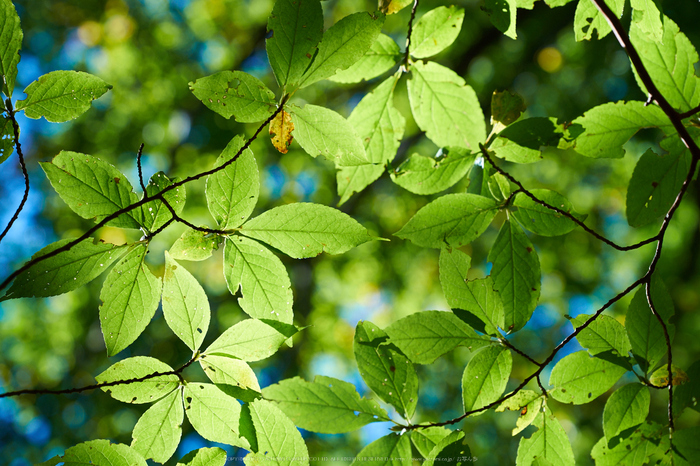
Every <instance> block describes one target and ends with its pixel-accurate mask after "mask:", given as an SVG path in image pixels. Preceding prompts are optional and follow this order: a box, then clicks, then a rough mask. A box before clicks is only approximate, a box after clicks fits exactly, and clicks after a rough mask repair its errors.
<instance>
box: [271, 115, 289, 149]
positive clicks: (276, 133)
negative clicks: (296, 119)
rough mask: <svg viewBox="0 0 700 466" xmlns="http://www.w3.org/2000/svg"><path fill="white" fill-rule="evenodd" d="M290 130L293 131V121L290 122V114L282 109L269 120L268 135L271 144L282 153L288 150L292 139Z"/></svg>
mask: <svg viewBox="0 0 700 466" xmlns="http://www.w3.org/2000/svg"><path fill="white" fill-rule="evenodd" d="M292 131H294V123H292V116H291V115H290V114H289V113H287V112H285V111H284V110H282V111H281V112H280V113H278V114H277V116H276V117H275V118H274V119H273V120H272V121H271V122H270V137H271V138H272V145H273V146H275V149H277V150H278V151H280V152H281V153H282V154H286V153H287V151H288V150H289V146H290V144H291V143H292V140H293V139H294V136H292Z"/></svg>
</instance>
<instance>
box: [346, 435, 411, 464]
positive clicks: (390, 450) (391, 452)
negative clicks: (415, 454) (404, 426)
mask: <svg viewBox="0 0 700 466" xmlns="http://www.w3.org/2000/svg"><path fill="white" fill-rule="evenodd" d="M411 458H412V455H411V441H410V440H409V439H408V435H399V434H394V433H391V434H389V435H386V436H384V437H380V438H378V439H377V440H375V441H374V442H372V443H370V444H369V445H367V446H366V447H364V448H363V449H362V450H361V451H360V453H358V454H357V457H356V458H355V461H353V462H352V463H351V464H354V465H360V464H367V463H370V464H373V465H376V466H380V465H382V466H383V465H391V466H411V465H412V464H413V461H412V459H411Z"/></svg>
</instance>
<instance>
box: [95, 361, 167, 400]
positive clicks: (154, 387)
mask: <svg viewBox="0 0 700 466" xmlns="http://www.w3.org/2000/svg"><path fill="white" fill-rule="evenodd" d="M172 370H173V368H172V367H170V366H169V365H167V364H166V363H164V362H162V361H159V360H158V359H155V358H151V357H147V356H134V357H132V358H128V359H122V360H121V361H118V362H116V363H114V364H113V365H111V366H110V367H109V368H108V369H107V370H106V371H104V372H102V373H101V374H100V375H98V376H96V377H95V380H97V382H98V383H107V382H116V381H120V380H124V381H127V380H132V379H144V380H142V381H139V382H129V383H128V384H120V385H113V386H108V387H102V391H104V392H107V393H109V395H110V396H111V397H112V398H114V399H115V400H119V401H123V402H124V403H135V404H142V403H152V402H154V401H157V400H159V399H161V398H163V397H164V396H165V395H167V394H168V393H170V392H172V391H173V390H175V388H177V386H178V384H179V381H180V379H178V377H177V375H175V374H170V375H158V376H155V377H149V378H146V377H147V376H149V375H151V374H155V373H165V372H172Z"/></svg>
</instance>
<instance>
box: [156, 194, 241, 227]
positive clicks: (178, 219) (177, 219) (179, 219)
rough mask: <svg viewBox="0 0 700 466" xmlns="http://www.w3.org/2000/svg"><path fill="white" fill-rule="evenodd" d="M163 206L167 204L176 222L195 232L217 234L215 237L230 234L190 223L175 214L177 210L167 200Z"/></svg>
mask: <svg viewBox="0 0 700 466" xmlns="http://www.w3.org/2000/svg"><path fill="white" fill-rule="evenodd" d="M163 204H165V207H167V209H168V210H169V211H170V213H171V214H172V216H173V218H172V220H175V221H176V222H179V223H182V224H184V225H187V226H188V227H190V228H192V229H193V230H197V231H201V232H202V233H210V234H215V235H227V234H229V233H230V231H226V230H213V229H211V228H207V227H198V226H197V225H195V224H193V223H190V222H188V221H187V220H185V219H184V218H182V217H180V216H179V215H178V214H177V212H175V209H174V208H173V206H171V205H170V203H169V202H168V201H167V200H165V199H163ZM153 235H155V233H153V234H152V236H153Z"/></svg>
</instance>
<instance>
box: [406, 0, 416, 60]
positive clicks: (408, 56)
mask: <svg viewBox="0 0 700 466" xmlns="http://www.w3.org/2000/svg"><path fill="white" fill-rule="evenodd" d="M416 8H418V0H413V8H411V19H409V20H408V35H407V36H406V53H405V54H404V57H403V68H404V69H406V70H408V64H409V62H410V61H411V34H412V33H413V21H414V20H415V19H416Z"/></svg>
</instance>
